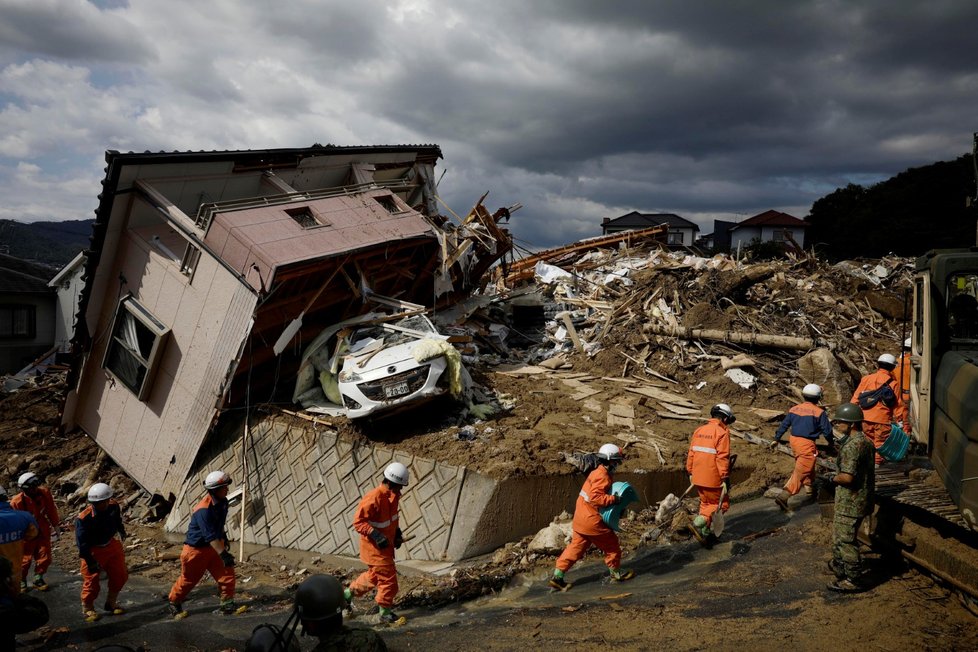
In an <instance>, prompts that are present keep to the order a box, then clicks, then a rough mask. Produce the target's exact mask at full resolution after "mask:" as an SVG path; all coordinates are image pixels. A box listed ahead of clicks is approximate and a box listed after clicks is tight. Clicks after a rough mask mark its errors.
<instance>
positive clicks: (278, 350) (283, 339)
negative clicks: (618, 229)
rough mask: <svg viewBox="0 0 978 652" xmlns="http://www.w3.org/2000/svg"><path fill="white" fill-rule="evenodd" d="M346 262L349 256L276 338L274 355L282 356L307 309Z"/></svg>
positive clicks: (273, 346)
mask: <svg viewBox="0 0 978 652" xmlns="http://www.w3.org/2000/svg"><path fill="white" fill-rule="evenodd" d="M348 260H350V257H349V256H347V257H346V258H344V259H343V262H342V263H340V264H339V266H338V267H337V268H336V269H334V270H333V273H332V274H330V275H329V278H327V279H326V282H325V283H323V284H322V286H321V287H320V288H319V289H318V290H317V291H316V294H314V295H313V297H312V299H309V302H308V303H306V307H305V308H303V309H302V312H300V313H299V316H298V317H296V318H295V319H293V320H292V321H291V322H290V323H289V325H288V326H286V327H285V330H284V331H282V334H281V335H279V336H278V339H277V340H275V344H274V345H272V350H273V351H274V352H275V355H282V351H284V350H285V347H287V346H288V345H289V342H291V341H292V338H293V337H295V334H296V333H298V332H299V329H300V328H302V318H303V317H304V316H305V315H306V313H307V312H308V311H309V309H310V308H312V304H314V303H316V299H318V298H319V296H320V295H321V294H322V293H323V291H324V290H325V289H326V287H327V286H328V285H329V284H330V283H332V282H333V279H334V278H336V275H337V274H339V272H340V270H341V269H343V266H344V265H346V263H347V261H348Z"/></svg>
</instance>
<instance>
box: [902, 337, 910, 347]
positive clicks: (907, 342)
mask: <svg viewBox="0 0 978 652" xmlns="http://www.w3.org/2000/svg"><path fill="white" fill-rule="evenodd" d="M910 344H911V342H910V338H909V337H908V338H907V339H905V340H903V348H905V349H908V350H909V349H910Z"/></svg>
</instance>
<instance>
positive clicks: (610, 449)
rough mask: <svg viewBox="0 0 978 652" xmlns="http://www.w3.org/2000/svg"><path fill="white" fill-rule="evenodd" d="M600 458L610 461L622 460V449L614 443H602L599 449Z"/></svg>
mask: <svg viewBox="0 0 978 652" xmlns="http://www.w3.org/2000/svg"><path fill="white" fill-rule="evenodd" d="M598 458H599V459H602V460H608V461H609V462H621V461H622V459H623V458H622V456H621V449H620V448H618V447H617V446H615V445H614V444H602V446H601V448H599V449H598Z"/></svg>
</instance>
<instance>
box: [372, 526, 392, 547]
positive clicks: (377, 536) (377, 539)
mask: <svg viewBox="0 0 978 652" xmlns="http://www.w3.org/2000/svg"><path fill="white" fill-rule="evenodd" d="M370 540H371V541H373V542H374V545H375V546H377V548H379V549H380V550H383V549H384V548H386V547H387V546H389V545H390V541H388V540H387V537H385V536H384V533H383V532H381V531H380V530H373V531H372V532H371V533H370Z"/></svg>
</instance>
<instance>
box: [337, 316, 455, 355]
mask: <svg viewBox="0 0 978 652" xmlns="http://www.w3.org/2000/svg"><path fill="white" fill-rule="evenodd" d="M394 324H395V325H396V326H399V327H400V328H408V329H411V330H413V331H418V332H420V333H424V334H425V335H428V334H432V335H433V334H435V333H437V331H436V330H435V327H434V326H432V325H431V322H430V321H428V318H427V317H425V316H424V315H413V316H411V317H405V318H404V319H401V320H400V321H396V322H394ZM417 339H418V338H417V337H414V336H412V335H410V334H408V333H401V332H399V331H393V330H390V329H385V328H384V327H383V326H382V325H380V324H376V325H371V326H364V327H361V328H358V329H356V330H355V331H354V332H353V334H352V335H351V336H350V350H351V351H353V352H357V351H360V350H361V349H364V348H366V347H368V346H370V344H371V342H372V341H374V340H380V341H382V342H383V343H384V346H385V347H386V346H394V345H396V344H403V343H404V342H410V341H414V340H417Z"/></svg>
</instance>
